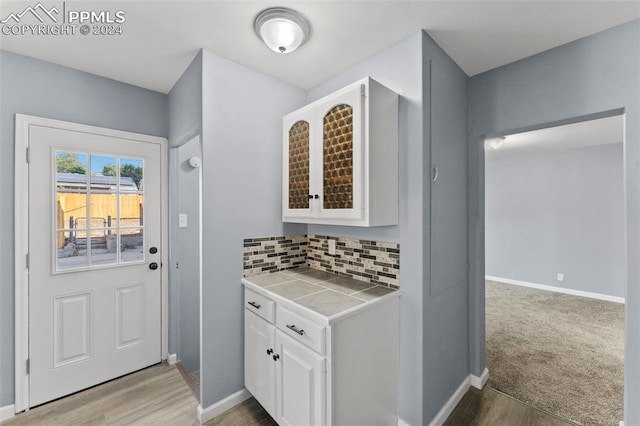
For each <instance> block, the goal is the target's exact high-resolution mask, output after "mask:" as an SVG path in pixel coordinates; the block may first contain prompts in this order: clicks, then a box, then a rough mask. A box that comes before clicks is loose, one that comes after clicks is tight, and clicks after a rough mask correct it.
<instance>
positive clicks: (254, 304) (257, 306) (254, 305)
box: [247, 302, 260, 309]
mask: <svg viewBox="0 0 640 426" xmlns="http://www.w3.org/2000/svg"><path fill="white" fill-rule="evenodd" d="M247 303H248V304H250V305H251V306H253V307H254V308H256V309H260V305H258V304H257V303H256V302H247Z"/></svg>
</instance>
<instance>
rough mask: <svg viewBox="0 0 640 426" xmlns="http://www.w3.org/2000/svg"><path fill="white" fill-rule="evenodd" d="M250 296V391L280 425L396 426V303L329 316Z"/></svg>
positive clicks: (247, 317)
mask: <svg viewBox="0 0 640 426" xmlns="http://www.w3.org/2000/svg"><path fill="white" fill-rule="evenodd" d="M258 291H260V290H257V291H253V289H250V288H248V287H247V288H246V289H245V311H244V312H245V313H244V319H245V323H244V343H245V353H244V357H245V360H244V365H245V387H246V388H247V390H248V391H249V392H250V393H251V394H252V395H253V396H254V397H255V398H256V400H257V401H258V402H259V403H260V404H261V405H262V406H263V407H264V408H265V410H266V411H267V412H268V413H269V415H271V417H273V418H274V419H275V420H276V422H277V423H278V424H279V425H281V426H285V425H286V426H324V425H345V426H351V425H367V426H373V425H396V424H397V421H398V418H397V409H398V399H397V386H398V299H397V297H389V298H386V299H384V300H381V301H379V302H378V303H373V304H368V305H366V306H362V309H359V310H357V311H355V312H354V311H351V312H349V314H348V315H344V316H337V317H336V316H333V317H325V316H322V315H320V314H317V313H314V312H310V311H309V310H305V309H301V308H299V307H298V305H296V304H295V302H291V301H288V300H281V299H280V298H278V297H276V296H273V297H274V300H271V299H270V298H269V293H268V291H267V290H264V289H263V290H262V291H260V292H261V293H263V294H259V293H258Z"/></svg>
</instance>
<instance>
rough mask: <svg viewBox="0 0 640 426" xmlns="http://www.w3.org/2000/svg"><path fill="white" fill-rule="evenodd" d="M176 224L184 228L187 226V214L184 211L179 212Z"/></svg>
mask: <svg viewBox="0 0 640 426" xmlns="http://www.w3.org/2000/svg"><path fill="white" fill-rule="evenodd" d="M178 226H179V227H180V228H186V227H187V214H186V213H180V215H179V216H178Z"/></svg>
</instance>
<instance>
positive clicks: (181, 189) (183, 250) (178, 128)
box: [169, 52, 202, 371]
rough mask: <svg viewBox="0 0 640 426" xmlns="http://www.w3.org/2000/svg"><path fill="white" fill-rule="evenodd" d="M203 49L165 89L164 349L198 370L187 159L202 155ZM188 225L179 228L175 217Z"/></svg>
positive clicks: (195, 197)
mask: <svg viewBox="0 0 640 426" xmlns="http://www.w3.org/2000/svg"><path fill="white" fill-rule="evenodd" d="M201 126H202V52H199V53H198V54H197V55H196V57H195V58H194V60H193V61H192V62H191V64H190V65H189V67H188V68H187V69H186V70H185V72H184V73H183V74H182V76H181V77H180V79H179V80H178V81H177V82H176V84H175V85H174V86H173V88H172V89H171V91H170V92H169V144H170V146H171V149H170V150H169V164H170V168H169V186H170V188H171V193H170V203H169V206H170V223H171V225H170V227H169V229H170V236H169V237H170V240H169V246H170V261H169V264H170V269H169V307H170V312H171V315H170V318H169V321H170V322H169V352H170V353H176V354H177V356H178V360H180V361H181V362H182V364H183V365H184V367H185V368H186V370H187V371H194V370H197V369H199V368H200V232H201V230H200V169H193V168H192V167H190V166H189V164H188V161H189V158H190V157H192V156H196V157H202V148H201V144H200V131H201ZM180 213H185V214H187V215H188V227H187V228H179V227H178V215H179V214H180Z"/></svg>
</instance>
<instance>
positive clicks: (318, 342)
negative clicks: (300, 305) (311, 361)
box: [276, 306, 325, 355]
mask: <svg viewBox="0 0 640 426" xmlns="http://www.w3.org/2000/svg"><path fill="white" fill-rule="evenodd" d="M277 309H278V314H277V315H276V326H277V327H278V328H279V329H280V330H282V331H283V332H284V333H285V334H286V335H287V336H291V337H293V338H294V339H296V340H297V341H299V342H301V343H303V344H305V345H307V346H308V347H310V348H311V349H313V350H314V351H316V352H318V353H320V354H321V355H324V350H325V349H324V348H325V328H324V327H323V326H321V325H318V324H316V323H315V322H313V321H311V320H309V319H307V318H305V317H303V316H301V315H299V314H297V313H295V312H293V311H290V310H289V309H287V308H284V307H282V306H278V308H277Z"/></svg>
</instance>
